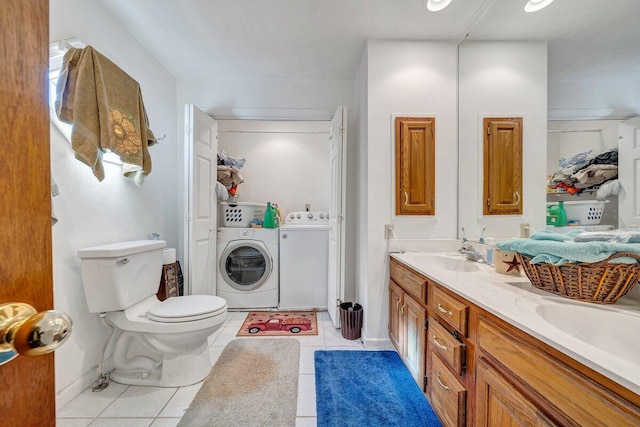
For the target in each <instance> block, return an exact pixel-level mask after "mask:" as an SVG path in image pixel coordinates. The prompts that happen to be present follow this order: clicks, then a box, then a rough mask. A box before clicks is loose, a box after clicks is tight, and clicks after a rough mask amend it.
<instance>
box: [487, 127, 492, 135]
mask: <svg viewBox="0 0 640 427" xmlns="http://www.w3.org/2000/svg"><path fill="white" fill-rule="evenodd" d="M487 135H491V128H490V127H489V126H487Z"/></svg>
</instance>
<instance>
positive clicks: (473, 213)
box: [458, 0, 640, 237]
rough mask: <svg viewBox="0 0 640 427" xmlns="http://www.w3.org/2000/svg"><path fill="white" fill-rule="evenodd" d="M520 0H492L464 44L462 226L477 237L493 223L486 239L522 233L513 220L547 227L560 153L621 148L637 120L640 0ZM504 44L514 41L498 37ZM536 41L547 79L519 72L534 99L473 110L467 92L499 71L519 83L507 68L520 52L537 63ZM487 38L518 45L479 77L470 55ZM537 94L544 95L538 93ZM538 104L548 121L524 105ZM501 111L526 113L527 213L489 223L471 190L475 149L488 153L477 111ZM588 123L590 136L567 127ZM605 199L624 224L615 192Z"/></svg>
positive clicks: (526, 94)
mask: <svg viewBox="0 0 640 427" xmlns="http://www.w3.org/2000/svg"><path fill="white" fill-rule="evenodd" d="M524 3H525V1H524V0H522V1H514V0H496V1H495V2H494V3H493V5H492V7H491V8H490V10H489V11H488V12H487V13H486V14H485V15H484V16H483V17H482V18H481V19H480V20H479V21H478V22H477V24H476V25H475V26H474V27H473V28H471V30H470V31H469V35H468V36H467V38H466V39H465V40H464V41H463V42H462V43H461V44H460V49H459V54H460V57H459V65H460V74H459V98H460V99H459V108H460V111H459V132H458V134H459V152H460V162H459V165H460V166H459V168H460V176H459V180H460V191H459V212H458V223H459V227H458V228H460V227H465V229H466V230H467V236H471V237H473V236H477V235H479V232H480V230H481V229H482V227H484V226H486V227H487V231H486V234H485V235H486V236H490V237H513V236H517V235H519V229H520V227H517V226H519V225H521V224H531V229H532V231H535V230H537V229H541V228H546V201H547V197H548V196H549V198H550V200H555V199H553V198H556V199H557V198H559V197H560V196H559V195H558V194H557V193H553V194H550V195H547V191H546V183H547V179H546V178H547V176H548V175H549V174H552V173H553V171H554V168H555V169H556V170H557V169H558V163H557V162H558V160H559V158H560V157H565V158H567V156H572V155H573V154H577V153H579V152H581V150H582V148H580V145H581V144H582V143H584V144H585V145H586V146H587V147H586V148H585V150H582V151H586V150H588V149H589V147H593V148H592V149H593V150H594V151H597V153H595V154H600V153H601V152H603V151H606V150H607V149H608V148H611V147H615V146H616V144H617V143H618V141H619V140H618V135H617V133H618V129H617V127H618V124H619V122H621V121H623V120H626V119H628V118H630V117H634V116H640V96H638V93H640V43H638V41H639V40H640V18H639V17H640V2H638V1H637V0H617V1H616V2H615V4H612V3H611V2H602V1H597V0H562V1H556V2H553V3H552V4H551V5H549V6H548V7H546V8H545V9H543V10H541V11H539V12H535V13H526V12H524ZM507 40H508V41H509V42H502V41H507ZM536 42H538V43H545V44H546V46H548V51H547V49H546V47H545V54H544V61H545V64H544V70H543V71H542V73H543V76H541V78H540V79H537V80H536V79H533V78H532V76H531V74H529V75H527V74H526V73H524V72H520V73H518V76H519V78H520V77H521V79H520V83H521V87H520V88H521V92H520V97H521V98H529V99H528V102H529V104H518V102H517V100H516V101H513V100H512V101H513V102H512V103H511V105H507V106H505V104H506V103H508V102H505V99H504V97H496V98H495V99H494V101H493V103H485V104H484V105H482V106H481V108H479V109H477V111H469V102H470V101H473V97H471V96H470V94H469V93H468V91H469V90H470V89H473V90H477V88H478V87H481V86H482V84H483V83H486V82H489V83H491V79H494V80H495V79H498V76H500V77H502V81H503V82H505V83H506V85H507V86H508V85H509V84H511V83H513V81H514V80H513V79H511V80H509V77H513V76H514V72H513V69H509V67H511V66H512V64H511V58H512V57H513V56H521V57H522V59H523V60H525V61H529V65H530V66H532V67H534V68H535V67H536V66H537V65H539V62H540V61H541V59H540V58H537V59H535V58H533V57H532V55H533V52H532V51H531V50H530V49H531V45H532V44H534V43H536ZM491 43H493V44H494V45H495V46H498V45H499V44H500V43H511V44H512V46H510V50H509V51H508V52H507V51H503V52H502V53H503V56H502V58H503V59H504V61H499V62H496V63H495V64H493V66H491V67H489V66H486V67H485V68H484V70H483V72H482V73H481V72H480V68H479V67H478V64H477V62H474V61H473V60H471V59H470V58H473V57H474V56H475V55H480V54H481V53H482V54H484V53H486V50H487V48H488V47H487V46H489V45H490V44H491ZM527 49H529V51H528V52H527ZM520 71H522V70H520ZM525 78H529V79H530V80H529V81H526V80H525ZM541 81H544V87H543V88H539V87H535V88H534V87H533V86H535V85H536V84H538V83H540V82H541ZM493 87H494V88H495V86H493ZM474 88H475V89H474ZM534 90H535V91H536V92H534ZM538 91H544V93H543V96H542V97H541V98H542V99H540V98H536V96H535V95H536V94H537V92H538ZM476 95H477V94H476ZM513 96H514V95H513V94H509V95H508V96H507V98H509V97H513ZM476 98H477V96H476ZM538 102H541V103H543V104H544V107H543V109H544V114H545V119H546V120H544V121H538V120H536V119H537V117H536V111H531V110H527V105H530V104H531V103H538ZM518 108H519V109H520V110H518ZM505 110H506V111H505ZM496 112H499V113H500V114H504V115H507V114H518V113H520V114H521V115H523V117H524V125H523V129H524V135H523V144H524V148H523V150H524V169H525V170H524V171H523V173H524V177H523V178H524V179H523V186H524V193H525V194H526V196H525V200H524V213H523V215H522V216H518V217H513V218H504V221H502V222H500V223H496V222H493V223H492V222H491V221H490V220H489V219H487V218H485V217H484V216H483V215H482V211H481V208H482V205H481V203H480V201H479V197H478V196H477V194H474V193H475V192H474V191H473V190H470V189H469V188H468V186H469V185H471V186H473V183H474V182H476V180H478V179H479V178H478V177H479V175H478V169H477V167H478V166H477V157H476V155H474V152H476V153H478V154H479V155H481V154H482V148H481V145H480V144H479V143H478V139H477V132H476V128H477V120H476V117H473V114H478V115H480V114H485V115H488V114H495V113H496ZM547 120H548V122H547ZM532 127H534V128H535V129H533V130H532V129H531V128H532ZM538 127H540V129H538ZM592 127H593V130H594V132H575V133H574V132H565V131H567V130H573V129H582V130H591V128H592ZM599 129H602V130H599ZM539 130H542V134H541V132H539ZM547 130H549V133H547ZM547 144H548V146H547ZM532 146H533V147H535V148H532ZM527 150H528V151H527ZM574 151H575V153H573V154H572V152H574ZM527 153H528V154H529V155H528V154H527ZM547 153H548V154H547ZM532 155H533V156H541V155H542V156H543V165H542V167H538V166H539V165H538V163H537V161H538V159H536V158H535V157H532ZM468 157H473V159H471V160H469V159H468ZM535 174H537V175H535ZM634 185H635V184H633V183H632V182H630V183H629V184H628V186H629V188H626V189H624V188H623V189H622V190H621V194H620V197H619V198H620V199H623V194H624V193H625V191H626V193H627V194H635V192H637V191H638V189H637V188H635V187H634ZM579 197H580V198H575V199H570V200H574V201H575V200H586V199H587V198H595V196H594V195H593V194H589V193H585V194H581V195H580V196H579ZM608 200H609V203H608V204H607V205H606V208H605V210H604V213H603V218H602V220H601V221H602V224H603V225H610V226H617V225H620V226H621V227H622V226H623V223H622V221H621V222H620V224H618V218H617V217H618V209H617V204H618V201H617V200H616V197H615V196H613V197H609V198H608ZM620 203H622V201H621V202H620ZM620 217H622V213H621V214H620Z"/></svg>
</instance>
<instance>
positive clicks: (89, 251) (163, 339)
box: [78, 240, 227, 387]
mask: <svg viewBox="0 0 640 427" xmlns="http://www.w3.org/2000/svg"><path fill="white" fill-rule="evenodd" d="M165 246H166V243H165V242H164V241H162V240H137V241H132V242H121V243H112V244H108V245H102V246H95V247H92V248H86V249H80V250H79V251H78V256H79V257H80V259H81V269H82V282H83V285H84V291H85V295H86V299H87V305H88V306H89V311H90V312H91V313H105V312H106V319H107V321H108V322H109V323H110V324H112V325H115V326H116V330H119V331H118V332H119V335H118V337H117V340H116V344H115V348H114V351H113V366H114V368H115V370H114V371H113V372H112V373H111V378H112V379H113V380H114V381H116V382H119V383H122V384H131V385H145V386H159V387H181V386H186V385H190V384H195V383H197V382H199V381H201V380H202V379H204V378H205V377H206V376H207V375H208V374H209V371H210V370H211V366H212V365H211V359H210V355H209V344H208V341H207V338H208V337H209V336H210V335H211V334H213V333H214V332H215V331H216V330H217V329H218V328H220V326H221V325H222V324H223V323H224V320H225V318H226V317H227V302H226V301H225V300H224V299H223V298H220V297H217V296H213V295H189V296H182V297H173V298H168V299H166V300H165V301H162V302H160V300H158V298H157V297H156V292H158V287H159V285H160V276H161V274H162V255H163V249H164V247H165Z"/></svg>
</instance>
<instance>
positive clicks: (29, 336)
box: [0, 302, 72, 365]
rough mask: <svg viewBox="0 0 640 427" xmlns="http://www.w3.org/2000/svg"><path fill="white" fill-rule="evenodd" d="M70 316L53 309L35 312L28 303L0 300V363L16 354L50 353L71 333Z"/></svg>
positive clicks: (36, 354)
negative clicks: (2, 301)
mask: <svg viewBox="0 0 640 427" xmlns="http://www.w3.org/2000/svg"><path fill="white" fill-rule="evenodd" d="M71 329H72V322H71V318H70V317H69V316H67V315H66V314H64V313H60V312H58V311H55V310H47V311H42V312H40V313H38V312H37V311H36V309H35V308H33V307H32V306H30V305H29V304H24V303H19V302H11V303H6V304H0V365H4V364H5V363H7V362H9V361H10V360H13V359H14V358H15V357H17V356H18V354H23V355H25V356H39V355H41V354H46V353H51V352H52V351H54V350H55V349H56V348H58V347H60V346H61V345H62V344H63V343H64V342H65V341H66V340H67V338H69V336H70V335H71Z"/></svg>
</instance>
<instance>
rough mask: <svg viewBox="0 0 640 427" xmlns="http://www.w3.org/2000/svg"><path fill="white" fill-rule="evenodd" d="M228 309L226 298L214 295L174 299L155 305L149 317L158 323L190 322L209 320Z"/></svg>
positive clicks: (150, 310) (148, 314) (149, 312)
mask: <svg viewBox="0 0 640 427" xmlns="http://www.w3.org/2000/svg"><path fill="white" fill-rule="evenodd" d="M226 309H227V301H226V300H225V299H224V298H220V297H216V296H213V295H187V296H183V297H173V298H168V299H166V300H164V301H162V302H161V303H159V304H156V305H154V306H153V307H151V308H150V309H149V311H148V312H147V317H148V318H149V319H151V320H155V321H156V322H169V323H170V322H188V321H192V320H201V319H207V318H209V317H212V316H215V315H217V314H219V313H221V312H223V311H225V310H226Z"/></svg>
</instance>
